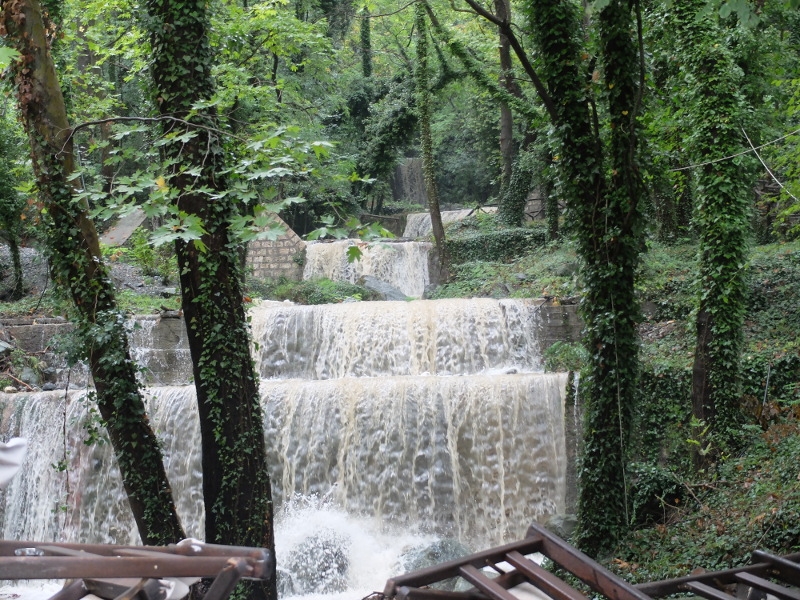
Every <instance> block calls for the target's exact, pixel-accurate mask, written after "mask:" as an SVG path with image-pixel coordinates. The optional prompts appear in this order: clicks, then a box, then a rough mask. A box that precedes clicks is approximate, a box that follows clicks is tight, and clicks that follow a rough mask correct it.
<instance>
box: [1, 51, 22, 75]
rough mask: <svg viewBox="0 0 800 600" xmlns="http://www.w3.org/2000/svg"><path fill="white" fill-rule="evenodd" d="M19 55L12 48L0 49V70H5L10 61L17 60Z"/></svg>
mask: <svg viewBox="0 0 800 600" xmlns="http://www.w3.org/2000/svg"><path fill="white" fill-rule="evenodd" d="M20 56H21V55H20V53H19V52H17V51H16V50H14V48H6V47H5V46H2V47H0V70H1V69H5V68H6V67H8V65H10V64H11V62H12V61H14V60H16V59H17V58H19V57H20Z"/></svg>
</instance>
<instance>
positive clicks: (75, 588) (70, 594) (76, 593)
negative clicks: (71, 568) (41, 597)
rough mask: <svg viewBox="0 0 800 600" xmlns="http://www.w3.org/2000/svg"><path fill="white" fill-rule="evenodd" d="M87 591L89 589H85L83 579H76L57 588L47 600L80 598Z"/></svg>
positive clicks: (75, 599) (74, 599)
mask: <svg viewBox="0 0 800 600" xmlns="http://www.w3.org/2000/svg"><path fill="white" fill-rule="evenodd" d="M88 593H89V590H88V589H86V584H84V582H83V579H76V580H75V581H73V582H72V583H70V584H69V585H65V586H64V587H63V588H61V589H60V590H58V591H57V592H56V593H55V594H53V595H52V596H50V598H49V599H48V600H80V599H81V598H83V597H84V596H85V595H86V594H88Z"/></svg>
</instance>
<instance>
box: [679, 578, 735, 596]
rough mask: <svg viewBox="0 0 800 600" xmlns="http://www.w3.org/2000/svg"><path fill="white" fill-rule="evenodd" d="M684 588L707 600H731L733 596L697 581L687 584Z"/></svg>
mask: <svg viewBox="0 0 800 600" xmlns="http://www.w3.org/2000/svg"><path fill="white" fill-rule="evenodd" d="M686 587H687V588H688V589H689V590H691V591H692V592H694V593H695V594H697V595H698V596H702V597H703V598H707V599H708V600H733V598H734V596H731V595H730V594H726V593H725V592H723V591H722V590H720V589H719V588H715V587H712V586H710V585H708V584H705V583H700V582H699V581H692V582H690V583H687V584H686Z"/></svg>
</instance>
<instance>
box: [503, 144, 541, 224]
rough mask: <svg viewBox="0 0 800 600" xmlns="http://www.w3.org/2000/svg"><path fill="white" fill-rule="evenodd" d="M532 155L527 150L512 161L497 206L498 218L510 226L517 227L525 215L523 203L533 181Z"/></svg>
mask: <svg viewBox="0 0 800 600" xmlns="http://www.w3.org/2000/svg"><path fill="white" fill-rule="evenodd" d="M534 164H535V163H534V161H533V157H532V156H531V155H530V153H528V152H521V153H520V154H519V156H517V160H515V161H514V168H513V170H512V172H511V180H510V181H509V183H508V185H507V186H506V187H505V190H504V191H503V195H502V201H501V202H500V206H498V208H497V216H498V218H499V219H500V220H501V221H502V222H503V223H504V224H505V225H508V226H510V227H519V226H520V224H521V223H522V217H523V216H524V215H525V203H526V202H527V200H528V194H529V193H530V190H531V185H532V182H533V169H534Z"/></svg>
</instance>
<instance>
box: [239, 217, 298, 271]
mask: <svg viewBox="0 0 800 600" xmlns="http://www.w3.org/2000/svg"><path fill="white" fill-rule="evenodd" d="M275 218H276V219H278V221H280V223H281V224H282V225H283V226H284V227H285V228H286V233H284V234H283V235H281V236H280V237H279V238H278V239H276V240H275V241H271V240H255V241H252V242H250V243H249V244H248V246H247V269H248V274H249V275H250V276H252V277H255V278H257V279H277V278H278V277H286V278H287V279H291V280H294V281H300V280H301V279H303V260H304V258H305V251H306V243H305V242H304V241H303V240H302V239H300V236H298V235H297V234H296V233H295V232H294V231H292V229H291V228H290V227H289V226H288V225H287V224H286V223H285V222H284V221H283V220H282V219H281V218H280V217H278V216H276V217H275Z"/></svg>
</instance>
